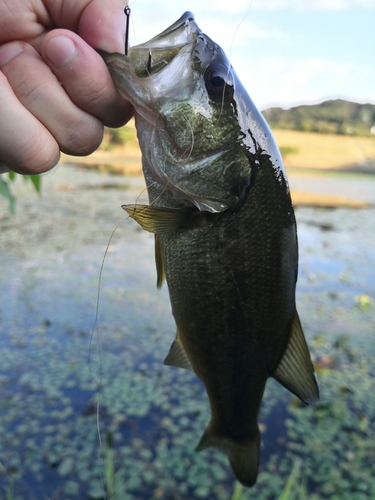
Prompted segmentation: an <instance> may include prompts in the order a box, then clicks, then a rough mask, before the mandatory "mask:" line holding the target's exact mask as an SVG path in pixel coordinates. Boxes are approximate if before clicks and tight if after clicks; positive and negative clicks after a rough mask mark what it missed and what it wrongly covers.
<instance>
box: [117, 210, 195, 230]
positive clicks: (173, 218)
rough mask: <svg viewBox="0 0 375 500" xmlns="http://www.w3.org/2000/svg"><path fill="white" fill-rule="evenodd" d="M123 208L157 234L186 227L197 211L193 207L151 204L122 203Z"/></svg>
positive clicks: (142, 225)
mask: <svg viewBox="0 0 375 500" xmlns="http://www.w3.org/2000/svg"><path fill="white" fill-rule="evenodd" d="M121 208H123V209H124V210H125V212H127V213H128V214H129V215H130V217H131V218H132V219H134V220H135V221H136V222H138V224H139V225H140V226H141V227H142V228H143V229H145V230H146V231H149V232H150V233H155V234H166V233H170V232H171V231H176V230H177V229H181V228H186V227H187V226H188V223H189V221H190V220H191V219H192V216H193V214H194V212H196V209H195V208H193V207H191V208H188V207H184V208H163V207H153V206H151V205H122V207H121Z"/></svg>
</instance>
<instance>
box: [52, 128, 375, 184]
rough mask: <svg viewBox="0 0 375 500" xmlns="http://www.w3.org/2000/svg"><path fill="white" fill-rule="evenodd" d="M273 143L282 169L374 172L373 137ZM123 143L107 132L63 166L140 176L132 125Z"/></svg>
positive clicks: (279, 138)
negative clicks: (111, 141)
mask: <svg viewBox="0 0 375 500" xmlns="http://www.w3.org/2000/svg"><path fill="white" fill-rule="evenodd" d="M273 133H274V136H275V139H276V142H277V144H278V146H279V147H280V149H281V152H282V154H283V158H284V163H285V166H286V168H287V169H288V168H293V169H294V168H304V169H332V168H334V169H344V170H346V169H352V170H355V169H357V168H358V170H361V169H362V170H363V169H367V170H371V169H372V170H373V171H374V172H375V137H374V138H372V137H354V136H353V137H352V136H343V135H333V134H317V133H310V132H299V131H295V130H274V131H273ZM118 135H119V137H120V139H121V137H123V138H124V143H123V144H121V145H118V144H109V141H108V132H107V133H106V135H105V138H104V140H103V144H102V146H101V147H100V148H99V149H98V150H97V151H95V153H93V154H92V155H90V156H86V157H84V158H77V157H73V156H68V155H62V158H61V161H62V162H64V163H67V162H69V163H81V164H86V165H88V166H97V167H99V168H103V169H109V170H113V171H116V172H121V173H124V174H126V175H130V174H140V173H141V165H140V163H141V154H140V151H139V147H138V142H137V137H136V132H135V127H134V121H133V120H132V121H131V122H130V123H129V124H128V125H126V126H125V127H123V129H121V130H120V133H119V134H118Z"/></svg>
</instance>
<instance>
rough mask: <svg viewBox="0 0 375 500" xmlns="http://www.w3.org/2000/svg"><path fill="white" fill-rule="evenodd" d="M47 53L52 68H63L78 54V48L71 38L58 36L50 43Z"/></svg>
mask: <svg viewBox="0 0 375 500" xmlns="http://www.w3.org/2000/svg"><path fill="white" fill-rule="evenodd" d="M45 51H46V52H45V53H46V56H47V58H48V60H49V62H50V63H51V64H52V66H55V68H61V67H62V66H64V65H65V64H67V63H69V62H70V61H71V60H72V59H73V57H74V56H75V55H76V53H77V47H76V46H75V45H74V43H73V41H72V40H71V39H70V38H68V37H66V36H63V35H57V36H55V37H53V38H51V39H50V40H49V41H48V43H47V46H46V49H45Z"/></svg>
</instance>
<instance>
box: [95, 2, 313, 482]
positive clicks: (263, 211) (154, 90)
mask: <svg viewBox="0 0 375 500" xmlns="http://www.w3.org/2000/svg"><path fill="white" fill-rule="evenodd" d="M102 56H103V57H104V59H105V61H106V64H107V66H108V68H109V71H110V73H111V75H112V78H113V80H114V82H115V84H116V85H117V87H118V89H119V90H120V92H121V93H122V94H123V95H124V96H125V97H126V98H127V99H128V100H129V101H130V102H131V103H132V104H133V105H134V108H135V110H136V127H137V133H138V139H139V144H140V147H141V150H142V167H143V172H144V176H145V179H146V184H147V186H148V194H149V200H150V205H148V206H140V205H131V206H124V207H123V208H124V209H125V210H126V211H127V212H128V213H129V214H130V216H131V217H133V218H134V219H135V220H136V221H137V222H138V223H139V224H140V225H141V226H142V227H143V228H144V229H146V230H148V231H151V232H153V233H155V255H156V266H157V273H158V286H161V283H162V281H163V279H164V276H166V281H167V284H168V289H169V295H170V300H171V305H172V312H173V316H174V319H175V321H176V325H177V334H176V338H175V340H174V342H173V344H172V346H171V349H170V351H169V353H168V355H167V357H166V359H165V363H166V364H168V365H174V366H179V367H183V368H187V369H191V370H193V371H194V372H195V373H196V375H197V376H198V377H199V378H200V379H201V381H202V382H203V384H204V385H205V388H206V391H207V394H208V397H209V401H210V406H211V421H210V422H209V424H208V427H207V429H206V430H205V432H204V434H203V436H202V438H201V440H200V442H199V444H198V446H197V448H196V449H197V450H203V449H205V448H209V447H215V448H218V449H221V450H223V451H224V452H225V453H227V455H228V457H229V461H230V464H231V466H232V469H233V471H234V474H235V475H236V477H237V478H238V480H239V481H240V482H241V483H242V484H244V485H246V486H252V485H253V484H254V483H255V481H256V477H257V473H258V464H259V448H260V441H261V438H260V432H259V429H258V423H257V419H258V413H259V409H260V405H261V402H262V397H263V392H264V389H265V385H266V381H267V379H268V378H269V377H274V378H275V379H276V380H278V381H279V382H280V383H281V384H282V385H284V386H285V387H286V388H287V389H289V390H290V391H291V392H292V393H294V394H295V395H297V396H298V397H299V398H300V399H301V400H302V401H304V402H305V403H308V404H310V403H314V402H315V401H317V400H318V397H319V393H318V386H317V382H316V378H315V373H314V368H313V365H312V362H311V359H310V354H309V350H308V347H307V344H306V341H305V338H304V334H303V331H302V327H301V323H300V320H299V318H298V313H297V310H296V303H295V288H296V281H297V270H298V247H297V232H296V221H295V217H294V212H293V206H292V202H291V198H290V193H289V187H288V182H287V178H286V174H285V171H284V167H283V164H282V160H281V156H280V153H279V151H278V148H277V146H276V144H275V142H274V139H273V137H272V134H271V132H270V130H269V128H268V126H267V124H266V122H265V121H264V119H263V117H262V115H261V114H260V113H259V112H258V110H257V109H256V107H255V106H254V104H253V102H252V101H251V99H250V97H249V96H248V94H247V92H246V91H245V89H244V88H243V86H242V85H241V83H240V82H239V80H238V78H237V76H236V74H235V72H234V70H233V68H232V66H231V64H230V62H229V61H228V59H227V57H226V56H225V54H224V52H223V51H222V49H221V48H220V47H219V46H218V45H217V44H216V43H215V42H213V41H212V40H211V39H210V38H209V37H208V36H207V35H205V34H203V33H202V31H201V30H200V29H199V28H198V26H197V24H196V23H195V21H194V17H193V15H192V14H191V13H190V12H186V13H185V14H184V15H183V16H182V17H181V18H180V19H179V20H178V21H177V22H176V23H174V24H173V25H172V26H170V27H169V28H168V29H167V30H165V31H164V32H162V33H161V34H160V35H158V36H156V37H155V38H153V39H151V40H150V41H149V42H147V43H144V44H142V45H137V46H134V47H132V48H130V49H129V52H128V55H127V56H124V55H122V54H117V53H116V54H107V53H102Z"/></svg>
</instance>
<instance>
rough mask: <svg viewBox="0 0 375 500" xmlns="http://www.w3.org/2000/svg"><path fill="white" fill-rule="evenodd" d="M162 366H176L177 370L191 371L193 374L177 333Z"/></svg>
mask: <svg viewBox="0 0 375 500" xmlns="http://www.w3.org/2000/svg"><path fill="white" fill-rule="evenodd" d="M164 364H165V365H168V366H176V367H177V368H185V370H191V371H192V372H194V370H193V367H192V366H191V363H190V361H189V358H188V357H187V355H186V352H185V350H184V348H183V347H182V344H181V342H180V339H179V335H178V332H177V334H176V338H175V339H174V341H173V343H172V345H171V348H170V349H169V352H168V354H167V356H166V358H165V360H164Z"/></svg>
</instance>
